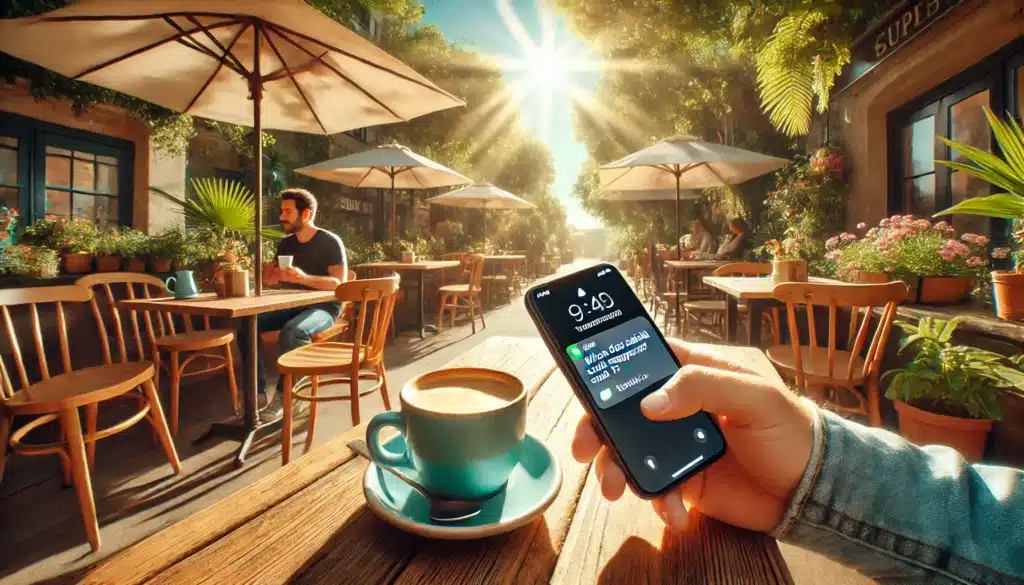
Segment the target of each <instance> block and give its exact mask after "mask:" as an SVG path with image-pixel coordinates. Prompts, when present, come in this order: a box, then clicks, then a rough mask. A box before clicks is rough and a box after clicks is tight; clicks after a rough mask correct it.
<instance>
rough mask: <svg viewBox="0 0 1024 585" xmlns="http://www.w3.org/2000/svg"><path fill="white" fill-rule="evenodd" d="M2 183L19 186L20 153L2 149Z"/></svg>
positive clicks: (0, 171) (0, 157)
mask: <svg viewBox="0 0 1024 585" xmlns="http://www.w3.org/2000/svg"><path fill="white" fill-rule="evenodd" d="M0 183H6V184H8V185H17V184H18V151H17V150H12V149H10V148H3V147H0Z"/></svg>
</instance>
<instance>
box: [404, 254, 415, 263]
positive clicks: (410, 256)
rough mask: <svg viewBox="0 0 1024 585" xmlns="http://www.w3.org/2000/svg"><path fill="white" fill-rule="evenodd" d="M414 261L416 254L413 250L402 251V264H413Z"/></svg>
mask: <svg viewBox="0 0 1024 585" xmlns="http://www.w3.org/2000/svg"><path fill="white" fill-rule="evenodd" d="M415 262H416V254H415V253H414V252H402V264H413V263H415Z"/></svg>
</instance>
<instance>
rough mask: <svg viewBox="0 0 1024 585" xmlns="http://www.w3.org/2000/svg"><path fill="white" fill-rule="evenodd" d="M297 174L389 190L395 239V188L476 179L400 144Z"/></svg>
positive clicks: (391, 228) (335, 160) (336, 160)
mask: <svg viewBox="0 0 1024 585" xmlns="http://www.w3.org/2000/svg"><path fill="white" fill-rule="evenodd" d="M295 172H296V173H301V174H303V175H308V176H310V177H316V178H317V179H322V180H324V181H331V182H334V183H341V184H342V185H348V186H349V187H357V188H358V187H364V188H390V189H391V226H390V232H389V233H390V235H391V239H392V240H394V239H395V236H396V235H397V234H396V233H395V231H396V226H397V221H396V219H397V217H396V216H397V198H396V197H395V189H432V188H435V187H450V186H452V185H466V184H468V183H472V182H473V179H470V178H467V177H464V176H462V175H460V174H459V173H457V172H456V171H453V170H451V169H449V168H448V167H446V166H444V165H442V164H441V163H439V162H435V161H432V160H430V159H429V158H427V157H425V156H422V155H419V154H416V153H415V152H413V151H411V150H409V149H408V148H406V147H404V146H402V145H401V144H383V145H381V146H378V147H376V148H371V149H370V150H365V151H363V152H357V153H355V154H350V155H347V156H343V157H341V158H335V159H331V160H328V161H324V162H320V163H316V164H314V165H309V166H308V167H302V168H301V169H296V170H295Z"/></svg>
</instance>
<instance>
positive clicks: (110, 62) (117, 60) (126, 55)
mask: <svg viewBox="0 0 1024 585" xmlns="http://www.w3.org/2000/svg"><path fill="white" fill-rule="evenodd" d="M232 24H235V21H224V22H222V23H218V24H217V25H216V26H215V27H211V28H223V27H225V26H230V25H232ZM193 32H196V31H191V32H189V31H181V32H178V33H175V34H173V35H171V36H169V37H167V38H165V39H161V40H159V41H155V42H152V43H150V44H148V45H145V46H143V47H139V48H137V49H133V50H131V51H129V52H127V53H123V54H121V55H118V56H117V57H114V58H113V59H108V60H107V61H104V62H103V63H100V64H99V65H93V66H92V67H89V68H88V69H86V70H85V71H82V72H81V73H79V74H78V75H75V76H73V77H72V78H71V79H76V80H77V79H79V78H81V77H84V76H86V75H89V74H90V73H95V72H96V71H99V70H100V69H103V68H105V67H109V66H111V65H114V64H117V63H120V62H121V61H125V60H127V59H131V58H132V57H134V56H136V55H138V54H140V53H145V52H146V51H149V50H152V49H155V48H157V47H159V46H162V45H166V44H167V43H171V42H174V41H178V40H180V39H181V37H183V36H187V35H189V34H192V33H193Z"/></svg>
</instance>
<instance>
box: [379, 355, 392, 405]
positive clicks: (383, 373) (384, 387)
mask: <svg viewBox="0 0 1024 585" xmlns="http://www.w3.org/2000/svg"><path fill="white" fill-rule="evenodd" d="M377 373H378V374H380V395H381V398H382V399H383V400H384V410H391V397H390V396H388V370H387V368H385V367H384V362H381V363H380V364H378V365H377Z"/></svg>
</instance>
